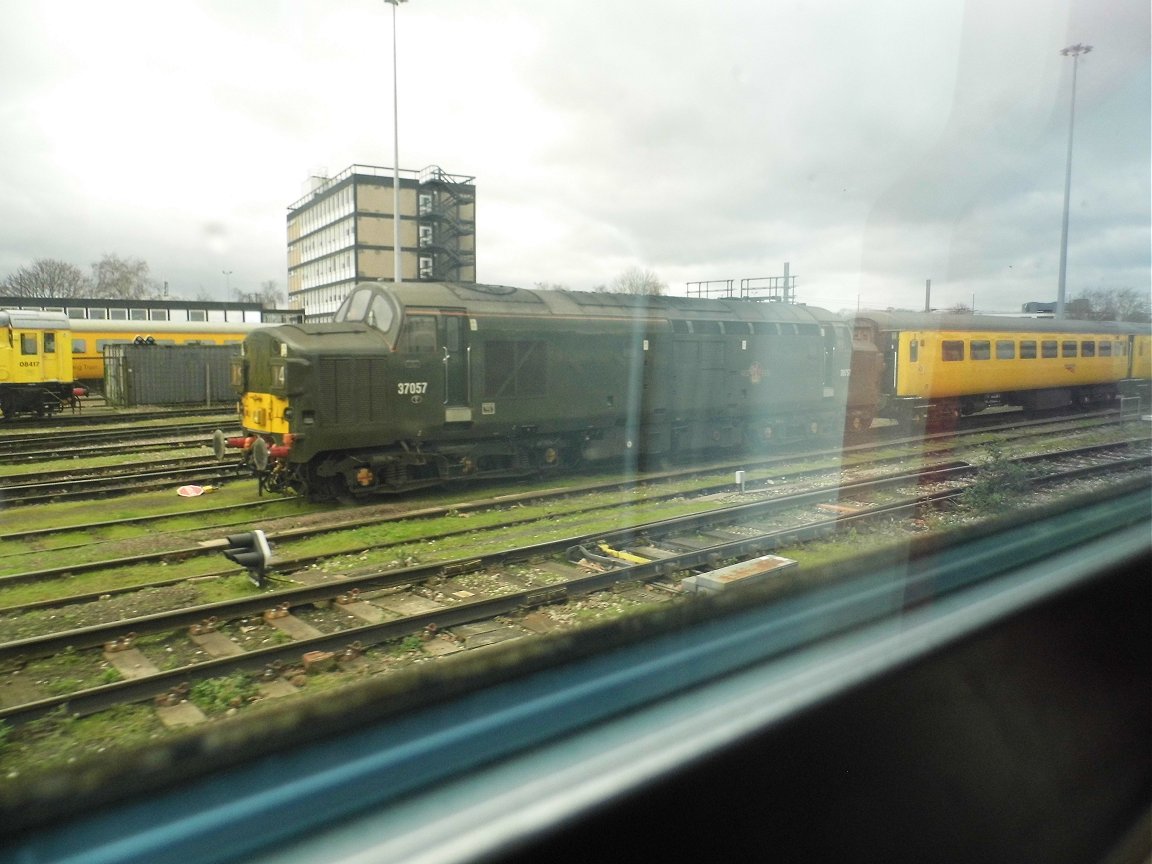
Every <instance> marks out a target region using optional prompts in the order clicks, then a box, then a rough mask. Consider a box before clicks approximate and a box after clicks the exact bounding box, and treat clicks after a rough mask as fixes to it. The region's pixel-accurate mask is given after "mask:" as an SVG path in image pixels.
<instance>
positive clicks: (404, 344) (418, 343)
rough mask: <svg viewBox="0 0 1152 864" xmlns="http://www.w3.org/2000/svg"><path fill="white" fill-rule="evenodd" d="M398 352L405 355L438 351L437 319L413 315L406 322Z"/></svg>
mask: <svg viewBox="0 0 1152 864" xmlns="http://www.w3.org/2000/svg"><path fill="white" fill-rule="evenodd" d="M397 350H399V351H400V352H402V353H405V354H430V353H432V352H434V351H435V350H436V318H435V317H434V316H432V315H411V316H409V318H408V320H407V321H405V322H404V330H403V332H402V333H401V334H400V344H399V345H398V346H397Z"/></svg>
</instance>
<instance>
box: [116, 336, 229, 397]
mask: <svg viewBox="0 0 1152 864" xmlns="http://www.w3.org/2000/svg"><path fill="white" fill-rule="evenodd" d="M239 353H240V346H239V345H107V346H105V348H104V398H105V400H106V401H107V403H108V404H109V405H114V406H116V407H120V408H130V407H134V406H137V405H195V404H201V405H206V406H209V407H211V406H213V405H226V404H229V403H232V402H235V401H236V391H235V390H233V389H232V384H231V381H230V377H229V367H230V365H231V362H232V358H233V357H234V356H236V355H238V354H239Z"/></svg>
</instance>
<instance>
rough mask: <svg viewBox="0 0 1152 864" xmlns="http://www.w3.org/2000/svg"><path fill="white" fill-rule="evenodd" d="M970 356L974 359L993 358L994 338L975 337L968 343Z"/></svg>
mask: <svg viewBox="0 0 1152 864" xmlns="http://www.w3.org/2000/svg"><path fill="white" fill-rule="evenodd" d="M968 356H969V357H970V358H971V359H972V360H991V359H992V340H991V339H973V340H972V341H971V342H969V343H968Z"/></svg>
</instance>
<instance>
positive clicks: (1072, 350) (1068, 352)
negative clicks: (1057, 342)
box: [1060, 339, 1076, 357]
mask: <svg viewBox="0 0 1152 864" xmlns="http://www.w3.org/2000/svg"><path fill="white" fill-rule="evenodd" d="M1060 354H1061V356H1062V357H1075V356H1076V343H1075V342H1073V341H1072V340H1071V339H1069V340H1067V341H1065V342H1064V343H1063V344H1062V345H1061V346H1060Z"/></svg>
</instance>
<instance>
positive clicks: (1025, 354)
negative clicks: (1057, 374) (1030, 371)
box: [1020, 339, 1036, 360]
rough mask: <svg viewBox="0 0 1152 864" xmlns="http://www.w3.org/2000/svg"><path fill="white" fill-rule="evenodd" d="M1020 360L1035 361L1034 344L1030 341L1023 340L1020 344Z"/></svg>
mask: <svg viewBox="0 0 1152 864" xmlns="http://www.w3.org/2000/svg"><path fill="white" fill-rule="evenodd" d="M1020 359H1021V360H1035V359H1036V343H1035V341H1033V340H1032V339H1025V340H1024V341H1023V342H1021V343H1020Z"/></svg>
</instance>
